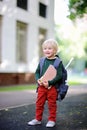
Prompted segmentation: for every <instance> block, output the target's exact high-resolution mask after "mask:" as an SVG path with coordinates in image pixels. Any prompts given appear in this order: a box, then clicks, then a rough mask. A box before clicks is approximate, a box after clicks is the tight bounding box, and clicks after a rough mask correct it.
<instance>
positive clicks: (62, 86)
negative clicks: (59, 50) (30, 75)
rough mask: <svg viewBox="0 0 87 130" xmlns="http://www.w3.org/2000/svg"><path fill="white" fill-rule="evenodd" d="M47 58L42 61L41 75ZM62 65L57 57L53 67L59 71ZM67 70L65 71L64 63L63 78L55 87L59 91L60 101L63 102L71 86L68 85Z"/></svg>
mask: <svg viewBox="0 0 87 130" xmlns="http://www.w3.org/2000/svg"><path fill="white" fill-rule="evenodd" d="M45 59H46V58H45V57H42V58H41V59H40V75H41V73H42V67H43V64H44V61H45ZM60 63H62V61H61V60H60V58H59V57H56V59H55V61H54V64H53V66H54V67H55V68H56V69H57V68H58V66H59V64H60ZM66 81H67V70H66V69H65V67H64V65H63V63H62V78H61V80H59V81H58V83H57V84H56V85H55V87H56V89H57V91H58V98H57V99H58V101H62V100H63V99H64V98H65V96H66V94H67V91H68V88H69V86H68V85H67V82H66Z"/></svg>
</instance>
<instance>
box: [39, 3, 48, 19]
mask: <svg viewBox="0 0 87 130" xmlns="http://www.w3.org/2000/svg"><path fill="white" fill-rule="evenodd" d="M46 9H47V6H46V5H44V4H42V3H39V16H42V17H44V18H46Z"/></svg>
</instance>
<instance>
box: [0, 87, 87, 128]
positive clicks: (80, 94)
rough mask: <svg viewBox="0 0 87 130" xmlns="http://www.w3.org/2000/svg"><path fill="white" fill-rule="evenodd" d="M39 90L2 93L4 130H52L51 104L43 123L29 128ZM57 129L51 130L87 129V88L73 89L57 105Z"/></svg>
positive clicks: (0, 122)
mask: <svg viewBox="0 0 87 130" xmlns="http://www.w3.org/2000/svg"><path fill="white" fill-rule="evenodd" d="M36 96H37V94H36V91H35V90H34V91H29V90H28V91H27V90H26V91H17V92H0V130H48V128H46V127H45V125H46V123H47V118H48V109H47V103H46V104H45V107H44V113H43V120H42V124H41V125H38V126H28V125H27V122H28V121H30V120H32V119H33V118H34V116H35V101H36ZM57 105H58V109H57V122H56V126H55V127H53V128H49V129H50V130H87V85H79V86H70V87H69V90H68V93H67V96H66V98H65V99H64V100H63V101H62V102H57Z"/></svg>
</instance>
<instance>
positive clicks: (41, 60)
mask: <svg viewBox="0 0 87 130" xmlns="http://www.w3.org/2000/svg"><path fill="white" fill-rule="evenodd" d="M45 59H46V57H42V58H40V75H41V73H42V67H43V64H44V61H45Z"/></svg>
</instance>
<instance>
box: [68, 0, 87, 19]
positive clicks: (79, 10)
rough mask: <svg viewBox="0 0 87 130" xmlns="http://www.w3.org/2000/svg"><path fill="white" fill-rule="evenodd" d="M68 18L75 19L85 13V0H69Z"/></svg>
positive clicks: (86, 5) (86, 11) (86, 2)
mask: <svg viewBox="0 0 87 130" xmlns="http://www.w3.org/2000/svg"><path fill="white" fill-rule="evenodd" d="M68 7H69V12H70V14H69V16H68V17H69V18H70V19H71V20H75V19H76V18H78V17H83V16H84V14H86V13H87V0H69V4H68Z"/></svg>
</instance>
